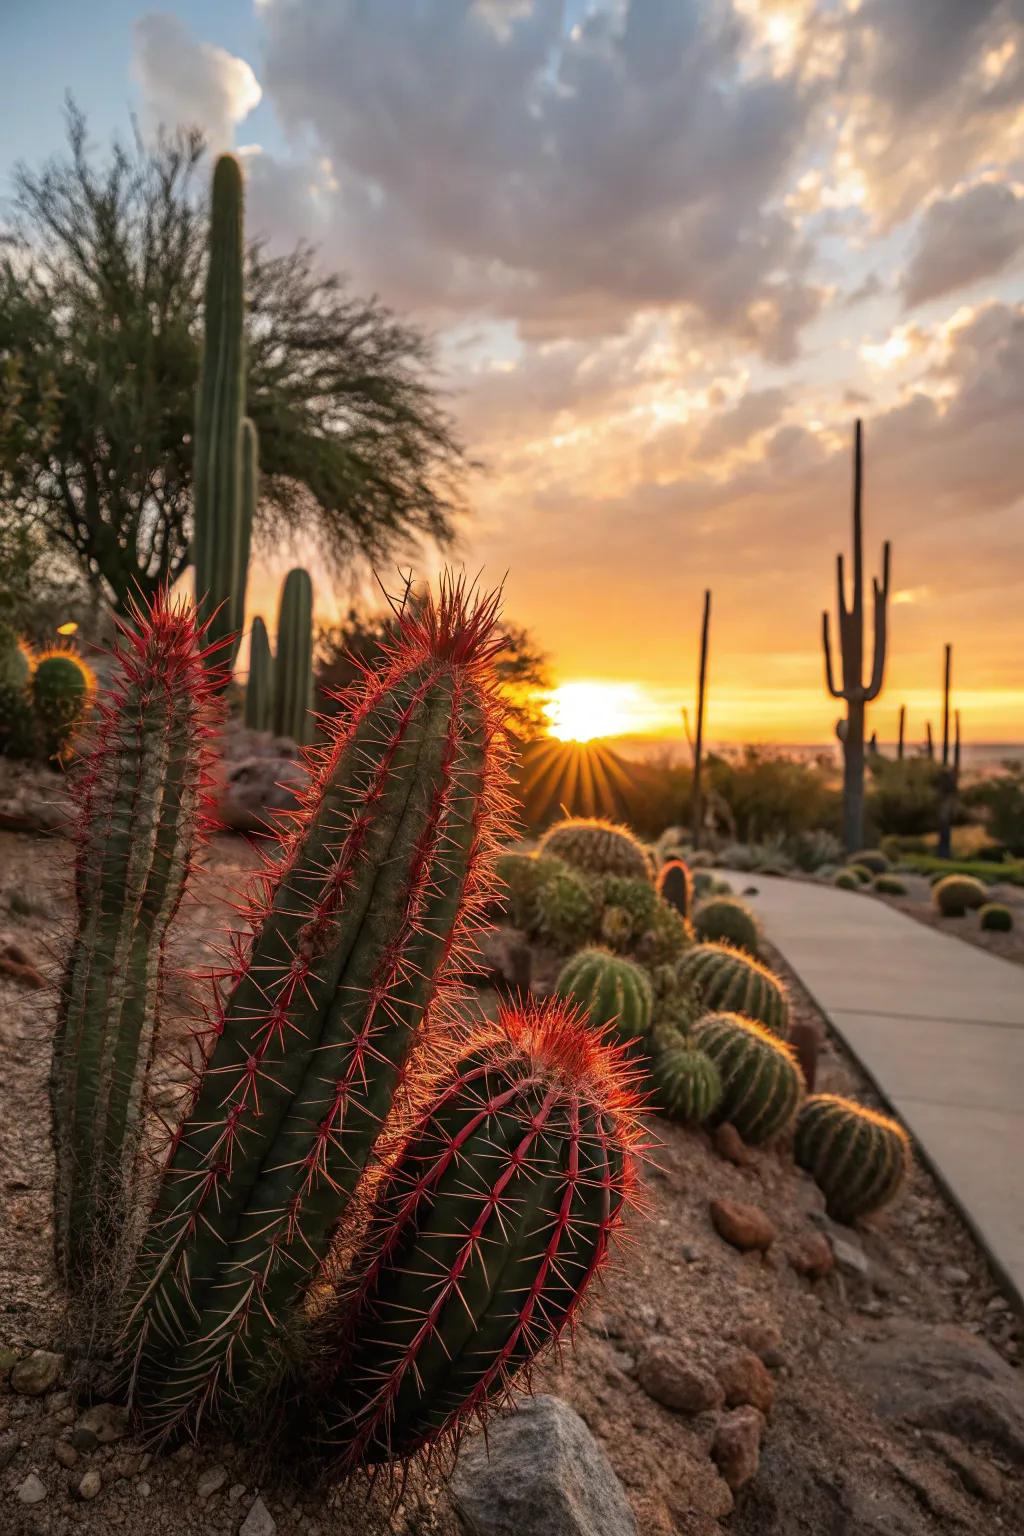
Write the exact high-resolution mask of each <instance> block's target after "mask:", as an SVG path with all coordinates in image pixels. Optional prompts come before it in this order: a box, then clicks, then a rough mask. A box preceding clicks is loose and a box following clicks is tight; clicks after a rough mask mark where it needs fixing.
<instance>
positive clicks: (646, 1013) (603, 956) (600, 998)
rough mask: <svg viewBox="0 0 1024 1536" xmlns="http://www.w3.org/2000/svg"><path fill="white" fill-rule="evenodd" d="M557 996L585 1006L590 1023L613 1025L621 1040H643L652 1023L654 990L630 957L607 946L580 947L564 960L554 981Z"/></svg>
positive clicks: (626, 1041)
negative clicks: (612, 951)
mask: <svg viewBox="0 0 1024 1536" xmlns="http://www.w3.org/2000/svg"><path fill="white" fill-rule="evenodd" d="M555 991H556V992H557V993H558V995H559V997H564V998H568V999H569V1000H570V1001H571V1002H574V1003H577V1004H579V1006H580V1007H582V1008H585V1009H586V1011H587V1013H588V1014H589V1016H590V1021H591V1023H592V1024H593V1025H595V1026H596V1027H598V1028H600V1027H602V1026H604V1025H612V1026H613V1027H614V1029H615V1033H616V1035H617V1036H618V1038H619V1039H620V1040H621V1041H623V1042H624V1043H627V1044H629V1043H632V1042H633V1041H637V1040H643V1039H645V1038H646V1036H647V1033H648V1031H649V1029H650V1027H651V1018H652V1015H653V1011H654V993H653V991H652V988H651V983H650V980H649V979H648V977H647V976H646V974H645V973H644V972H643V971H642V970H641V968H640V967H639V966H638V965H634V964H633V962H632V961H631V960H625V959H623V958H622V956H621V955H613V954H610V953H609V952H608V950H606V949H583V950H581V951H580V953H579V954H578V955H573V956H572V958H571V959H570V960H569V961H567V962H566V964H565V965H564V966H563V967H562V970H561V972H560V973H559V977H558V981H557V982H556V983H555Z"/></svg>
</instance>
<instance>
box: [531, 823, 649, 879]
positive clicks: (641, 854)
mask: <svg viewBox="0 0 1024 1536" xmlns="http://www.w3.org/2000/svg"><path fill="white" fill-rule="evenodd" d="M540 851H541V853H545V854H551V855H553V856H554V857H555V858H557V859H564V860H565V862H566V864H571V865H572V867H573V868H574V869H578V870H581V871H582V872H583V873H584V874H587V875H624V876H626V877H627V878H629V879H632V880H646V881H648V883H649V882H650V879H651V866H650V861H649V860H648V857H647V853H646V851H645V850H644V847H643V845H642V844H641V843H639V842H637V840H636V838H635V837H634V836H633V834H632V832H630V830H629V828H628V827H618V826H616V825H615V824H614V823H613V822H610V821H602V820H600V819H598V818H596V817H592V818H589V819H585V818H583V817H579V818H576V819H572V820H569V821H559V822H556V824H555V825H554V826H553V827H549V828H548V830H547V831H546V832H545V834H544V836H543V837H542V838H541V840H540Z"/></svg>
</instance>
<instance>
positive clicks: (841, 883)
mask: <svg viewBox="0 0 1024 1536" xmlns="http://www.w3.org/2000/svg"><path fill="white" fill-rule="evenodd" d="M832 884H833V885H834V886H835V887H836V889H837V890H839V891H859V890H860V881H859V880H858V879H857V876H856V875H855V874H854V873H853V871H852V869H840V870H837V871H836V873H835V875H833V877H832Z"/></svg>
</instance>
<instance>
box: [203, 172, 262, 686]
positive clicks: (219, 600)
mask: <svg viewBox="0 0 1024 1536" xmlns="http://www.w3.org/2000/svg"><path fill="white" fill-rule="evenodd" d="M243 263H244V235H243V190H242V172H241V168H240V166H239V164H238V161H237V160H235V159H234V157H233V156H231V155H221V157H220V158H219V160H218V161H217V165H216V168H215V169H214V173H213V191H212V196H211V207H210V242H209V261H208V264H207V271H206V290H205V310H204V314H205V335H204V343H203V356H202V363H201V368H200V375H199V392H198V395H197V400H196V429H195V459H194V472H193V481H194V489H193V496H194V507H195V512H194V518H195V531H194V534H193V540H192V558H193V564H194V566H195V582H196V603H197V605H198V608H199V614H200V618H201V619H202V621H203V622H204V623H205V624H208V625H209V634H210V638H211V640H212V641H213V642H214V643H215V644H218V645H220V646H221V649H220V650H219V651H218V652H217V654H218V656H220V657H221V658H222V664H227V667H228V668H230V663H231V662H233V661H234V658H235V655H236V653H237V650H238V642H239V639H240V638H241V632H242V625H243V622H244V618H245V587H246V578H247V571H248V558H249V539H250V532H251V530H250V527H249V525H248V523H247V518H246V513H247V510H248V509H249V508H251V500H250V501H247V500H246V499H245V490H244V488H245V484H246V481H247V480H249V479H250V477H251V473H252V472H253V466H252V465H251V464H250V466H249V469H247V468H246V461H247V456H248V454H249V453H252V452H253V451H254V443H255V432H254V431H252V432H250V433H249V434H246V433H244V432H243V426H242V421H243V415H244V410H245V335H244V325H245V299H244V285H243ZM252 490H253V494H254V491H255V484H254V481H253V486H252Z"/></svg>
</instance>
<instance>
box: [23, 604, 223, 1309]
mask: <svg viewBox="0 0 1024 1536" xmlns="http://www.w3.org/2000/svg"><path fill="white" fill-rule="evenodd" d="M201 640H202V630H201V629H199V628H197V625H196V620H195V615H194V612H193V610H192V609H191V607H189V606H185V605H180V604H179V605H176V604H172V603H171V602H170V601H169V600H168V598H167V596H166V594H162V595H160V596H158V597H157V598H156V600H155V601H154V603H153V605H152V607H150V608H148V609H141V610H139V609H137V610H135V611H134V612H133V613H132V615H131V618H130V620H129V621H127V622H125V623H124V624H123V625H122V633H121V638H120V641H119V643H118V646H117V648H116V650H115V653H114V662H115V670H114V677H113V681H112V683H111V686H110V689H109V691H107V692H105V693H104V694H103V695H102V696H101V697H100V700H99V702H98V710H97V713H98V720H97V727H96V732H95V739H94V742H93V745H92V749H91V751H90V752H89V754H88V756H87V758H86V759H85V760H84V762H83V764H82V769H83V771H82V773H81V775H80V777H79V778H78V779H77V781H76V782H75V794H76V797H77V821H76V841H77V852H76V860H75V908H76V913H75V930H74V937H73V939H72V944H71V951H70V954H69V956H68V960H67V966H66V969H65V972H64V980H63V984H62V986H61V999H60V1008H59V1011H58V1016H57V1031H56V1036H55V1039H54V1051H53V1066H52V1074H51V1097H52V1104H53V1120H54V1149H55V1154H56V1169H57V1172H56V1195H55V1214H56V1240H57V1254H58V1260H59V1264H60V1268H61V1270H62V1272H63V1274H64V1275H65V1277H66V1279H67V1280H68V1282H69V1284H70V1285H71V1287H72V1289H73V1290H75V1291H76V1292H78V1293H79V1294H82V1293H87V1292H89V1291H90V1289H91V1288H93V1287H95V1286H102V1285H104V1284H109V1283H110V1282H111V1280H112V1279H113V1274H112V1269H113V1268H114V1255H115V1253H116V1254H118V1255H120V1256H121V1257H122V1258H123V1257H125V1256H126V1250H127V1249H129V1248H130V1242H131V1235H132V1234H131V1233H130V1231H129V1232H126V1231H125V1226H126V1224H127V1225H128V1227H130V1226H131V1222H132V1204H133V1198H134V1193H135V1179H136V1172H137V1169H136V1162H137V1154H138V1150H139V1135H140V1116H141V1113H142V1108H143V1103H144V1099H145V1091H146V1078H147V1074H148V1071H149V1065H150V1058H151V1056H152V1052H153V1044H154V1039H155V1034H156V1029H157V1024H158V1018H159V1005H160V997H161V992H162V989H163V984H164V943H165V940H166V936H167V930H168V926H169V924H170V922H171V919H172V918H173V916H174V914H175V912H176V911H177V909H178V905H179V903H180V901H181V898H182V893H183V892H184V889H185V886H186V883H187V881H188V878H189V874H190V872H191V869H192V866H193V863H194V861H195V857H196V853H197V849H198V847H199V844H200V843H201V841H202V838H203V836H204V833H205V831H206V827H207V824H208V823H207V812H206V787H207V779H208V773H209V765H210V748H209V736H210V733H211V729H212V726H213V724H214V718H215V717H214V711H213V705H212V701H211V689H212V686H213V673H212V671H211V670H208V669H207V668H206V667H204V664H203V657H202V654H201V650H200V642H201Z"/></svg>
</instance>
